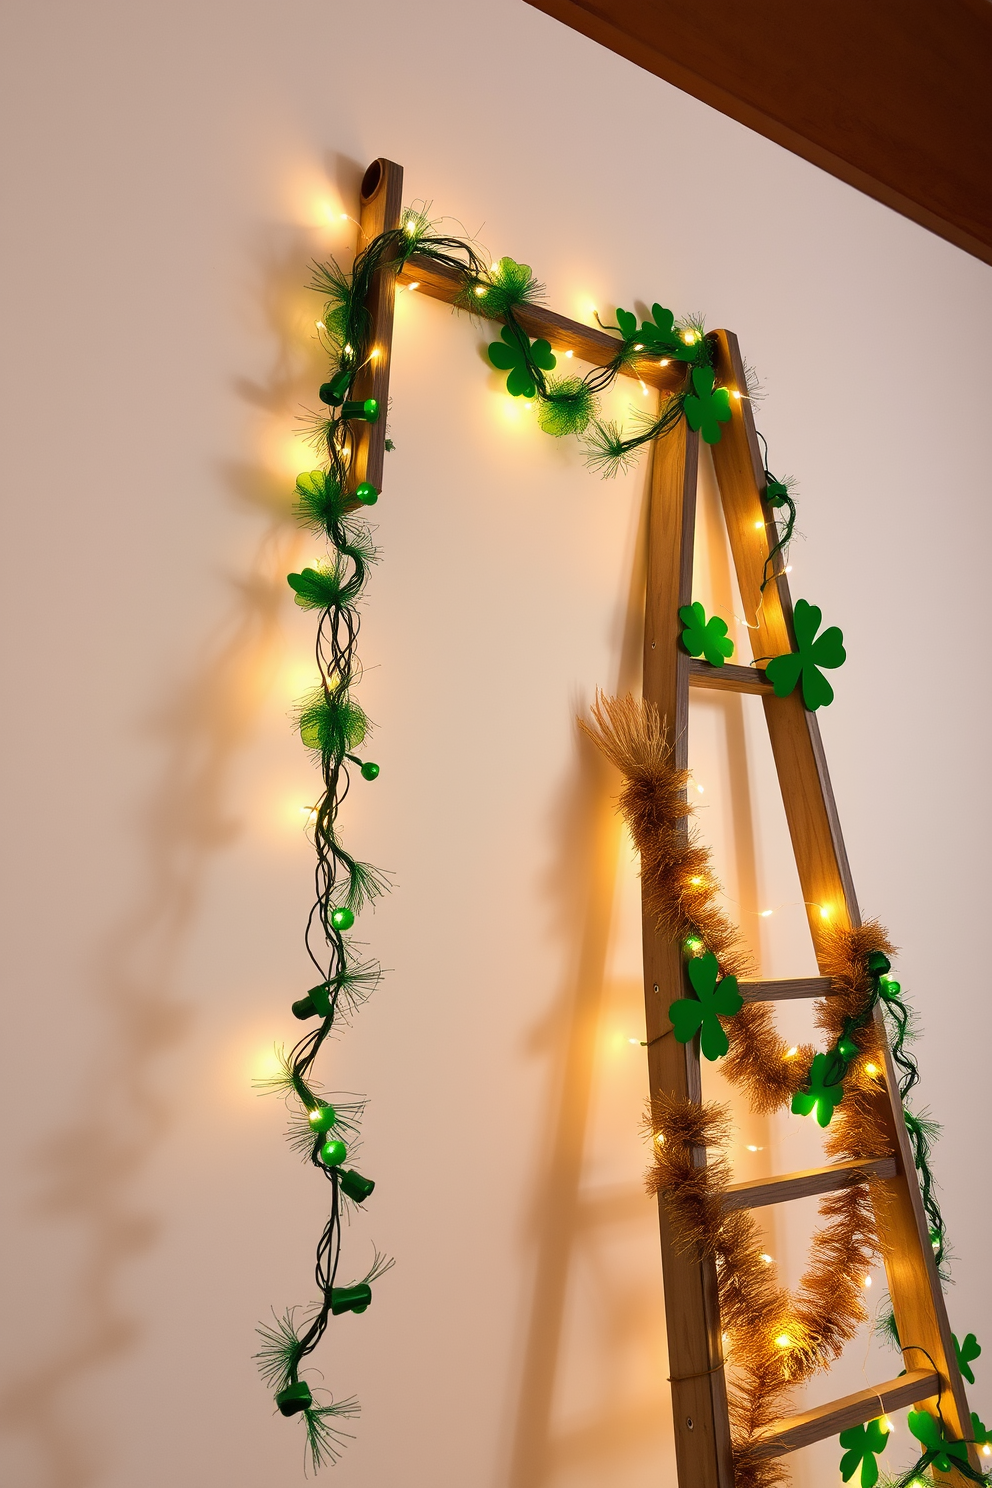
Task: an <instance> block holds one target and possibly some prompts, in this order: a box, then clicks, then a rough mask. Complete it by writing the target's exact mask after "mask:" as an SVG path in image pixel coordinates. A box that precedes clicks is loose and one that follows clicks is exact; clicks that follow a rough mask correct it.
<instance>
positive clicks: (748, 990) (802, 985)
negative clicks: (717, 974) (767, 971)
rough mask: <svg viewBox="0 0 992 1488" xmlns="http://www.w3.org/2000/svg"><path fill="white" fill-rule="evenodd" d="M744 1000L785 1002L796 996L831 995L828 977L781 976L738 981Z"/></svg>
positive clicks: (832, 992) (832, 986) (832, 991)
mask: <svg viewBox="0 0 992 1488" xmlns="http://www.w3.org/2000/svg"><path fill="white" fill-rule="evenodd" d="M737 987H738V990H739V992H740V994H741V996H742V997H743V999H744V1001H745V1002H785V1001H787V1000H788V1001H791V1000H792V999H793V998H796V997H833V996H834V995H835V993H834V984H833V982H832V981H831V980H830V978H829V977H781V978H778V979H776V980H775V981H771V982H738V983H737Z"/></svg>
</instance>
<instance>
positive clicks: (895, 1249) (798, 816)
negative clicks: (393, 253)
mask: <svg viewBox="0 0 992 1488" xmlns="http://www.w3.org/2000/svg"><path fill="white" fill-rule="evenodd" d="M402 192H403V171H402V168H401V167H400V166H399V165H397V164H395V163H394V162H393V161H391V160H386V159H383V158H380V159H378V160H374V161H372V163H371V164H370V166H369V168H368V170H367V171H366V172H365V176H364V178H363V181H362V189H361V231H362V241H363V243H364V242H367V241H368V240H369V239H370V238H372V237H373V236H374V235H375V234H376V233H379V232H382V231H383V230H384V229H386V228H394V227H397V226H398V225H399V223H400V215H401V206H402ZM397 282H398V283H399V284H400V285H404V286H406V287H407V288H411V289H412V288H417V289H418V290H419V291H420V292H421V293H423V294H426V295H428V296H429V297H430V298H432V299H437V300H441V301H442V302H444V303H446V304H449V305H450V304H454V303H456V302H457V301H458V299H459V295H460V292H461V288H462V280H461V277H460V276H459V275H458V274H457V273H456V272H454V271H453V270H451V269H448V268H446V267H444V266H442V265H438V264H435V263H432V262H430V261H427V260H423V259H418V258H417V257H413V258H411V259H410V260H409V261H408V262H407V263H406V264H405V265H404V266H403V268H402V269H401V271H400V273H399V275H398V276H394V275H393V273H392V272H390V271H388V270H385V271H380V273H379V274H377V275H376V277H375V281H374V283H373V285H372V290H371V293H370V296H369V301H368V304H367V309H368V311H369V315H370V324H371V332H372V345H373V355H372V357H371V358H370V360H369V362H368V364H367V365H366V366H365V367H364V368H363V369H362V371H361V373H360V376H359V378H358V379H357V380H356V385H355V390H354V393H353V396H354V397H355V398H366V397H376V398H378V399H379V402H380V404H381V406H382V408H383V409H384V410H385V409H386V408H387V406H388V397H389V370H390V360H391V357H390V351H391V343H392V329H393V300H394V293H395V288H396V284H397ZM494 318H499V317H494ZM518 319H519V321H520V324H521V325H522V326H523V328H524V329H525V330H526V331H527V333H528V335H530V336H533V337H537V336H541V337H544V338H545V339H547V340H548V341H549V342H550V343H551V345H552V347H553V348H554V349H555V351H556V352H564V351H566V350H567V351H570V352H571V353H573V354H574V355H575V356H576V357H577V358H578V359H579V360H581V361H585V362H588V363H591V364H592V365H594V366H606V365H607V364H608V363H609V362H610V360H611V358H612V357H613V355H614V353H615V351H616V345H617V343H616V339H615V338H614V337H613V336H611V335H608V334H607V333H606V332H605V331H602V330H599V329H597V328H595V327H592V326H585V325H581V324H579V323H578V322H576V321H573V320H569V319H567V318H566V317H565V316H563V315H559V314H557V313H556V312H555V311H553V310H550V309H547V308H545V307H544V306H542V305H528V306H525V307H522V308H521V310H520V311H519V313H518ZM715 340H716V345H717V367H716V370H717V380H718V382H720V383H722V384H724V385H725V386H728V387H731V388H737V389H739V390H741V391H742V392H743V390H744V388H745V377H744V369H743V366H742V364H741V357H740V352H739V349H738V346H737V340H736V337H734V336H733V335H731V334H730V333H729V332H726V331H717V332H716V335H715ZM630 375H631V376H637V377H638V378H641V379H643V382H646V383H649V384H650V385H651V386H653V387H656V388H658V389H659V390H660V391H661V392H663V393H664V392H674V391H676V390H677V389H678V387H679V386H680V385H681V381H682V379H683V377H684V369H683V368H682V367H681V366H679V365H670V366H669V365H666V364H665V363H653V364H652V365H651V366H640V365H639V366H638V367H637V368H636V370H635V371H633V372H631V374H630ZM733 406H734V416H733V418H732V420H731V422H730V423H729V424H725V425H724V426H723V430H722V436H721V439H720V441H719V443H718V444H716V445H714V446H713V460H714V463H715V466H716V474H717V480H718V482H719V486H720V493H721V497H722V500H723V507H724V512H725V514H726V520H727V526H728V529H729V533H730V543H731V547H732V550H733V555H734V563H735V565H736V569H737V579H738V584H739V587H740V593H741V598H742V600H743V602H744V607H745V612H746V613H747V614H749V615H750V614H757V616H758V620H759V622H760V629H759V630H758V631H757V632H756V635H757V642H758V647H759V651H758V654H759V655H762V656H775V655H779V654H781V653H782V652H785V651H789V650H791V649H792V635H791V605H790V601H789V597H788V591H787V587H786V580H785V578H784V577H782V576H780V577H778V578H777V579H776V580H775V582H774V583H772V584H769V585H768V586H767V588H766V590H765V598H764V603H763V605H762V606H761V608H760V609H759V607H758V600H759V585H760V583H761V576H762V571H763V569H764V565H765V561H766V559H767V557H768V551H769V543H768V533H771V532H773V531H774V525H773V523H772V520H771V518H772V513H771V510H770V509H769V508H768V507H767V506H766V505H765V503H764V501H763V499H762V492H763V490H764V472H763V464H762V461H761V459H760V457H759V453H758V443H757V439H756V437H755V432H754V424H753V421H752V418H751V408H750V404H749V403H748V401H747V399H746V398H741V400H740V401H739V402H735V403H734V405H733ZM385 438H386V420H385V418H381V419H380V420H379V422H378V423H375V424H365V425H362V426H360V429H359V431H358V434H357V438H356V447H355V455H354V465H353V473H354V479H355V481H359V480H368V481H370V482H372V483H373V484H374V485H375V486H376V487H379V486H380V485H381V484H382V476H383V454H384V448H385ZM697 461H698V443H697V436H696V435H695V434H693V433H692V432H691V431H688V430H687V429H686V426H685V422H684V421H683V422H682V423H681V424H680V425H679V426H678V428H677V429H676V430H675V431H673V432H672V433H670V434H668V435H666V437H665V438H664V439H662V440H661V441H660V442H659V443H658V445H657V446H656V449H655V457H654V466H653V473H652V488H651V505H650V528H649V538H648V575H647V605H646V624H645V642H644V695H645V697H646V698H648V699H650V700H651V701H652V702H654V703H656V704H657V705H658V708H659V711H660V713H661V715H662V717H665V718H667V719H668V722H669V726H670V729H671V731H672V732H673V733H674V739H675V752H676V763H677V764H678V765H679V766H680V767H683V768H684V767H685V765H686V762H687V754H688V722H689V688H690V687H693V686H696V687H713V688H723V689H727V690H729V691H732V692H751V693H758V694H760V696H761V697H762V699H763V702H764V708H765V716H766V718H767V721H768V729H769V733H770V735H771V742H772V750H773V752H774V756H775V764H776V767H777V770H778V776H779V781H780V782H781V786H782V795H783V798H784V800H785V811H786V816H787V818H788V822H789V830H790V832H791V834H792V843H793V847H794V849H795V854H796V862H797V865H798V868H799V878H800V882H801V884H802V889H803V897H804V898H805V900H806V901H807V903H808V904H812V905H824V906H828V907H829V909H830V911H831V917H832V921H833V923H834V924H849V925H856V924H858V922H859V921H858V905H857V900H856V898H855V894H854V885H853V883H852V881H851V873H850V869H849V867H848V863H847V855H846V853H845V850H844V842H843V838H842V837H841V831H840V823H839V822H838V820H837V811H836V807H835V805H834V800H833V795H832V793H831V789H830V781H829V778H828V775H827V766H826V760H825V759H824V755H823V747H822V744H821V742H820V732H819V728H818V727H817V722H816V717H815V715H814V714H812V713H808V712H807V711H806V710H805V708H804V707H803V703H802V699H801V697H800V694H799V691H798V690H797V691H796V692H794V693H793V694H792V696H791V697H787V698H775V697H774V696H773V695H772V691H771V687H770V686H769V684H768V683H767V682H766V680H765V677H764V674H763V672H761V671H760V670H757V669H754V668H748V667H740V666H729V665H728V666H723V667H720V668H713V667H709V666H707V665H706V664H705V663H704V662H698V661H692V660H690V658H689V657H688V656H687V655H686V654H685V653H684V651H683V650H682V647H681V646H680V645H679V644H678V640H679V632H680V625H679V622H678V609H679V607H680V606H681V605H686V604H689V603H690V602H691V599H692V551H693V535H694V529H695V507H696V472H697ZM777 567H778V568H779V569H781V563H780V562H777ZM810 929H811V931H812V935H813V943H814V946H816V944H817V937H818V935H819V933H820V929H821V925H820V920H819V915H818V914H816V915H813V916H811V919H810ZM644 970H645V1000H646V1004H647V1029H648V1032H647V1037H648V1040H649V1045H648V1062H649V1072H650V1078H651V1089H652V1090H659V1089H660V1090H666V1091H669V1092H670V1093H672V1094H674V1095H683V1096H691V1097H692V1098H693V1099H695V1100H699V1099H700V1093H701V1092H700V1072H699V1057H698V1054H697V1053H696V1051H695V1048H694V1046H693V1045H691V1044H689V1045H681V1044H678V1043H676V1042H675V1040H674V1039H665V1038H659V1035H661V1034H664V1033H666V1032H667V1031H668V1029H669V1027H670V1024H669V1021H668V1016H667V1009H668V1006H669V1004H670V1003H671V1002H672V1001H674V1000H675V998H677V997H680V996H681V995H682V992H683V971H682V958H681V953H680V948H679V947H678V946H676V945H673V944H669V943H668V942H667V941H666V940H665V939H664V938H662V937H661V936H660V935H658V933H657V932H656V930H655V928H654V926H653V924H652V923H650V922H648V921H647V920H645V923H644ZM828 987H829V983H828V981H827V980H826V978H823V977H806V978H802V979H799V980H794V981H784V982H782V981H779V982H752V983H751V984H750V985H747V984H744V983H742V984H741V990H742V992H743V993H744V995H745V996H746V997H748V998H751V999H752V1000H763V1001H773V1000H778V999H782V998H798V997H807V998H813V997H821V996H823V995H824V993H825V992H826V991H827V990H828ZM876 1017H878V1018H881V1014H880V1013H876ZM882 1042H883V1044H884V1046H885V1049H886V1059H887V1063H886V1069H885V1088H884V1090H880V1091H879V1093H878V1095H877V1100H878V1104H879V1110H880V1114H881V1115H882V1117H883V1121H884V1124H885V1126H886V1127H887V1129H888V1131H889V1133H890V1137H891V1147H892V1150H893V1151H894V1152H895V1154H896V1156H895V1157H879V1158H876V1159H875V1160H873V1161H871V1162H867V1163H845V1164H840V1165H835V1166H832V1167H825V1168H814V1169H812V1170H810V1171H808V1172H805V1173H790V1174H787V1175H785V1176H783V1177H780V1178H772V1179H766V1180H762V1181H761V1182H758V1183H739V1184H736V1185H734V1186H733V1187H732V1189H731V1192H730V1196H729V1199H728V1202H730V1203H732V1204H734V1205H735V1206H736V1207H738V1208H741V1207H749V1208H757V1207H758V1206H760V1205H765V1204H777V1203H782V1202H784V1201H786V1200H789V1199H795V1198H803V1197H806V1196H808V1195H810V1194H821V1193H828V1192H830V1191H831V1190H832V1189H836V1188H840V1187H842V1186H844V1185H846V1184H850V1183H858V1182H862V1181H864V1179H865V1178H866V1177H867V1176H868V1175H869V1174H872V1175H874V1177H875V1178H877V1179H878V1180H879V1181H880V1182H882V1183H884V1184H885V1186H886V1189H887V1190H888V1192H889V1194H890V1195H891V1200H892V1203H891V1209H890V1211H889V1214H888V1217H887V1230H888V1233H889V1235H890V1239H891V1241H892V1246H891V1255H890V1257H889V1260H888V1261H887V1263H886V1270H887V1273H888V1282H889V1290H890V1293H891V1296H892V1303H893V1308H894V1311H895V1316H896V1323H897V1326H898V1329H899V1336H900V1338H904V1339H912V1340H913V1342H914V1344H918V1345H920V1346H921V1348H922V1349H923V1350H925V1354H926V1355H929V1358H926V1357H925V1355H924V1354H923V1353H920V1355H919V1358H920V1360H922V1362H923V1364H925V1365H926V1367H919V1368H909V1372H908V1373H907V1374H905V1375H904V1376H901V1377H900V1378H899V1379H894V1380H888V1381H886V1382H884V1383H883V1384H880V1385H879V1386H878V1388H877V1389H875V1390H865V1391H862V1392H861V1393H860V1394H857V1395H852V1396H849V1397H847V1398H846V1399H844V1400H835V1401H833V1402H832V1403H831V1404H830V1405H827V1406H823V1407H821V1408H820V1409H818V1410H813V1411H807V1412H805V1413H804V1414H803V1415H800V1416H796V1417H794V1418H792V1419H791V1420H786V1421H780V1422H779V1423H778V1425H777V1426H776V1427H775V1428H774V1430H773V1431H771V1432H769V1433H768V1435H767V1439H766V1445H765V1450H766V1452H767V1454H768V1455H769V1456H777V1455H781V1454H783V1453H786V1452H791V1451H794V1450H795V1449H796V1448H797V1447H802V1446H807V1445H809V1444H810V1443H811V1442H814V1441H819V1440H820V1439H821V1438H823V1437H826V1436H832V1435H834V1434H836V1433H837V1432H840V1431H843V1430H845V1429H846V1428H847V1427H848V1426H854V1425H857V1424H858V1423H859V1422H863V1421H868V1420H871V1419H872V1418H873V1417H875V1416H877V1415H878V1414H879V1411H880V1409H887V1410H894V1409H896V1408H897V1407H898V1406H900V1405H905V1404H916V1405H918V1406H920V1407H922V1408H926V1409H930V1410H934V1407H935V1405H936V1401H937V1398H938V1392H939V1395H940V1402H941V1410H942V1413H943V1416H944V1419H945V1421H946V1423H947V1427H948V1431H949V1433H951V1434H952V1435H957V1436H959V1437H961V1438H966V1437H968V1436H970V1435H971V1432H970V1429H969V1428H970V1417H969V1414H968V1407H967V1402H966V1400H965V1394H964V1387H963V1385H962V1382H961V1376H960V1372H959V1370H958V1366H957V1358H956V1354H955V1351H954V1345H953V1341H952V1339H951V1334H950V1329H949V1327H948V1322H947V1315H946V1312H945V1309H944V1301H943V1297H942V1295H941V1290H940V1283H939V1280H938V1277H937V1271H936V1267H935V1265H934V1259H933V1251H932V1249H931V1245H930V1238H929V1230H928V1226H927V1223H926V1218H925V1215H924V1212H923V1205H922V1201H921V1198H920V1190H919V1184H918V1182H917V1179H916V1172H915V1169H914V1166H913V1157H912V1153H911V1151H910V1147H909V1142H908V1139H907V1135H906V1129H905V1124H904V1122H903V1118H902V1107H901V1103H900V1100H899V1095H898V1086H897V1084H896V1080H895V1075H894V1072H893V1069H892V1063H891V1059H890V1058H889V1057H888V1044H887V1041H886V1040H885V1038H884V1030H883V1039H882ZM660 1219H661V1247H662V1260H663V1266H664V1286H665V1304H666V1314H667V1321H668V1341H669V1360H670V1372H671V1375H672V1403H673V1408H674V1414H675V1445H676V1456H677V1461H678V1476H679V1483H680V1485H681V1488H732V1484H733V1467H732V1462H731V1453H730V1426H729V1421H728V1416H727V1394H726V1385H725V1380H724V1374H723V1369H722V1367H721V1366H722V1345H721V1329H720V1319H719V1313H718V1307H717V1293H716V1276H715V1272H714V1269H713V1266H712V1264H711V1263H710V1262H696V1261H692V1260H689V1259H687V1258H686V1256H685V1255H684V1254H682V1253H680V1251H679V1250H677V1249H676V1248H675V1246H674V1245H673V1243H672V1234H671V1231H670V1229H669V1226H668V1221H667V1218H666V1214H665V1208H664V1204H663V1203H662V1204H661V1206H660ZM906 1352H907V1353H911V1351H910V1350H909V1349H907V1350H906ZM931 1360H932V1363H931ZM914 1362H916V1361H915V1359H914V1358H911V1359H909V1360H907V1367H909V1365H910V1364H912V1363H914ZM971 1451H972V1454H974V1449H973V1448H972V1449H971ZM974 1465H975V1466H977V1458H975V1459H974ZM935 1476H936V1474H935ZM951 1481H953V1482H954V1483H955V1484H957V1485H960V1488H969V1485H966V1484H965V1481H964V1480H963V1479H961V1477H960V1475H956V1476H955V1477H954V1478H953V1479H952V1480H951Z"/></svg>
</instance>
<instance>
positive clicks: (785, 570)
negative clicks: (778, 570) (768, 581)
mask: <svg viewBox="0 0 992 1488" xmlns="http://www.w3.org/2000/svg"><path fill="white" fill-rule="evenodd" d="M782 572H783V573H791V572H792V564H791V563H787V564H786V565H785V567H784V568H783V570H782Z"/></svg>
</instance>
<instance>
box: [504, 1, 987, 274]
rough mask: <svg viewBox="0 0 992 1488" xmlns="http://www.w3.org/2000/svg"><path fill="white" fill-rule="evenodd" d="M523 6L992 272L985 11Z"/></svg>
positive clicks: (817, 5) (762, 4) (781, 5)
mask: <svg viewBox="0 0 992 1488" xmlns="http://www.w3.org/2000/svg"><path fill="white" fill-rule="evenodd" d="M528 3H529V4H531V5H533V6H534V7H535V9H537V10H541V11H544V12H545V13H546V14H547V15H550V16H553V17H554V18H555V19H556V20H559V21H562V22H563V23H564V24H565V25H566V26H570V27H571V28H572V29H573V30H575V31H579V32H581V33H582V34H583V35H584V36H588V37H590V38H591V40H593V41H597V42H599V43H600V44H601V45H602V46H605V47H609V49H610V50H611V51H614V52H618V53H619V54H620V56H622V57H626V58H627V59H628V60H629V61H631V62H635V63H636V64H637V65H638V66H639V67H643V68H645V69H646V71H648V72H653V73H654V74H655V75H656V76H657V77H661V78H664V79H665V80H666V82H669V83H672V84H674V86H675V87H677V88H681V89H682V90H683V92H686V93H691V94H692V95H693V97H695V98H699V99H701V100H702V101H703V103H707V104H709V105H710V106H711V107H712V108H715V109H719V111H720V112H721V113H723V114H727V115H729V117H730V118H732V119H736V120H737V121H738V123H740V124H744V125H746V126H747V127H748V128H749V129H753V130H755V131H756V132H757V133H758V134H763V135H764V136H765V137H766V138H767V139H771V140H774V141H775V143H776V144H779V145H782V146H784V148H785V149H787V150H791V151H792V152H793V154H795V155H800V156H802V157H803V159H805V160H808V161H810V162H811V164H813V165H817V166H819V167H820V168H821V169H822V170H825V171H828V172H829V173H830V174H831V175H833V176H837V177H838V178H839V179H840V180H842V181H846V182H847V184H848V185H849V186H854V187H855V188H856V189H857V190H858V191H862V192H864V193H865V195H866V196H871V197H874V199H875V200H876V201H880V202H882V203H883V204H884V205H885V206H887V207H891V208H892V209H893V211H896V212H900V213H901V214H902V215H903V216H904V217H909V218H911V219H912V221H914V222H918V223H919V224H920V225H921V226H922V227H926V228H929V229H930V231H931V232H934V233H936V234H938V236H940V237H942V238H946V239H947V240H948V242H951V243H954V244H956V245H957V247H959V248H963V249H964V250H965V252H966V253H971V254H973V255H974V256H975V257H976V258H980V259H983V260H984V261H985V262H986V263H992V172H990V169H989V161H990V159H992V86H990V83H989V79H990V78H992V5H990V4H989V3H988V0H941V3H940V4H939V5H934V4H933V3H932V0H872V4H871V5H865V4H864V0H805V3H804V4H802V5H796V4H795V3H794V0H752V3H751V4H749V5H741V4H740V3H739V0H708V3H707V4H706V5H704V6H689V5H684V4H680V3H677V0H528ZM773 227H774V224H769V228H770V229H772V228H773Z"/></svg>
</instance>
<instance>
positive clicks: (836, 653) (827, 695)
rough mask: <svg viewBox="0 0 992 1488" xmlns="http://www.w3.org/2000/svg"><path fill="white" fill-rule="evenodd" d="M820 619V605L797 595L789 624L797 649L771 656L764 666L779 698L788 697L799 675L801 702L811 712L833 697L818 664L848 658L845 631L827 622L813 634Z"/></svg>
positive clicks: (831, 664)
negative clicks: (801, 685) (801, 693)
mask: <svg viewBox="0 0 992 1488" xmlns="http://www.w3.org/2000/svg"><path fill="white" fill-rule="evenodd" d="M822 619H823V611H822V610H821V609H820V607H819V605H811V604H807V602H806V600H805V599H797V600H796V609H795V613H794V615H793V617H792V624H793V629H794V630H795V632H796V645H797V647H798V650H796V651H789V652H787V653H786V654H785V655H784V656H774V657H773V658H772V660H771V661H770V662H769V663H768V667H767V669H766V676H767V677H768V680H769V682H770V683H771V684H772V686H773V687H774V689H775V696H776V697H780V698H782V697H788V696H789V693H790V692H793V691H794V690H795V686H796V683H797V682H798V681H799V678H800V677H802V679H803V702H804V703H805V705H806V707H807V708H808V709H809V711H810V712H811V713H815V712H816V710H817V708H822V707H824V706H825V705H826V704H827V703H832V702H833V700H834V690H833V688H832V687H831V686H830V683H829V682H828V681H827V679H826V677H825V676H824V675H823V673H822V672H821V671H820V667H839V666H843V664H844V662H845V661H846V660H847V652H846V651H845V650H844V635H843V632H842V631H841V630H839V629H838V627H837V626H836V625H831V626H829V627H828V628H827V629H826V630H825V631H824V632H823V634H822V635H820V636H818V635H817V634H816V632H817V631H818V630H819V628H820V621H821V620H822ZM814 636H815V637H816V639H815V640H814Z"/></svg>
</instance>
